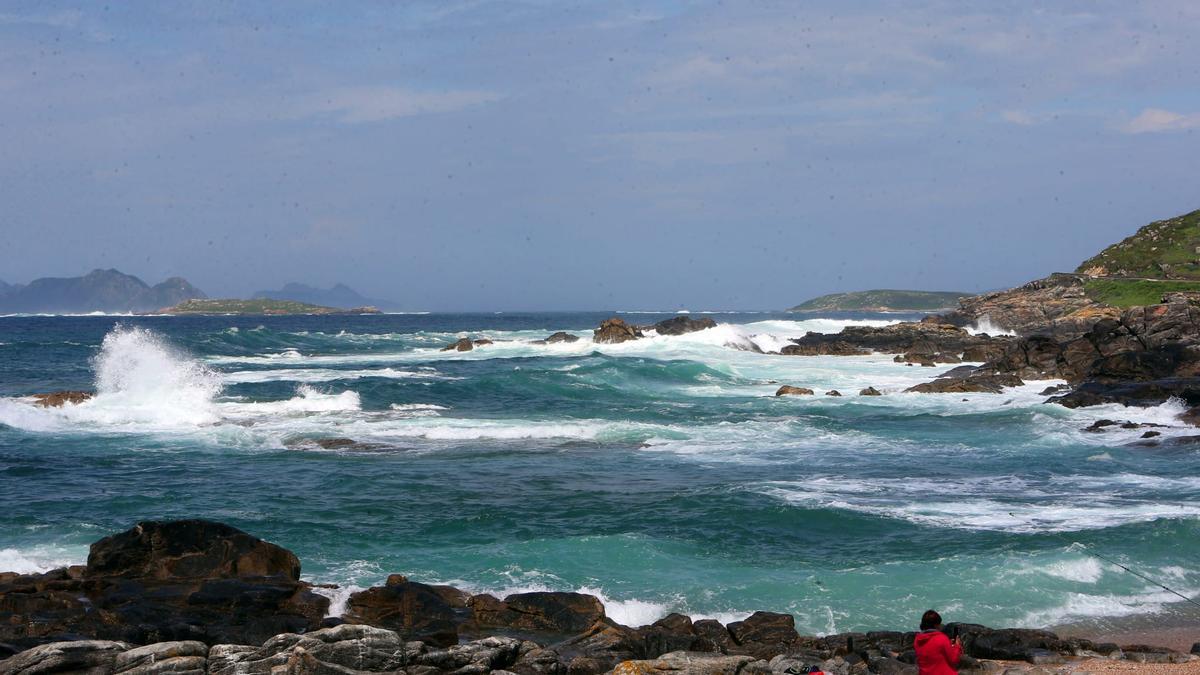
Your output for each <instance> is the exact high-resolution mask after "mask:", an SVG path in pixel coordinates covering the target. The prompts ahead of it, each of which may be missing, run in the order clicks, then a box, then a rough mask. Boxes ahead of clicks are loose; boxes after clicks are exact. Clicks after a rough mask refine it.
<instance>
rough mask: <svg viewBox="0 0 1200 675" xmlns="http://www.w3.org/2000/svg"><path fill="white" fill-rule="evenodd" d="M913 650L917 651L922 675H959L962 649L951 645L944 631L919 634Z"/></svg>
mask: <svg viewBox="0 0 1200 675" xmlns="http://www.w3.org/2000/svg"><path fill="white" fill-rule="evenodd" d="M913 648H914V649H916V650H917V672H918V673H920V675H957V673H958V657H959V656H962V647H959V646H958V645H955V644H951V643H950V638H948V637H946V634H945V633H943V632H942V631H940V630H927V631H924V632H921V633H917V638H916V639H915V640H913Z"/></svg>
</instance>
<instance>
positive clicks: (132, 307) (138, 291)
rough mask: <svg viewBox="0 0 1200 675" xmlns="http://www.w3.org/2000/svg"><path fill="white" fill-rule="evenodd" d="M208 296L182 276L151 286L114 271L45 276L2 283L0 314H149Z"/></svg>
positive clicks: (0, 286) (133, 277)
mask: <svg viewBox="0 0 1200 675" xmlns="http://www.w3.org/2000/svg"><path fill="white" fill-rule="evenodd" d="M205 297H207V296H206V295H205V294H204V292H203V291H201V290H200V289H198V288H196V287H195V286H193V285H191V284H190V283H188V281H187V279H184V278H182V277H171V278H170V279H167V280H166V281H164V282H162V283H160V284H155V285H154V286H150V285H149V284H147V283H146V282H144V281H142V280H141V279H139V278H137V277H135V276H133V275H130V274H122V273H121V272H118V271H117V270H114V269H107V270H101V269H97V270H92V271H91V272H89V273H88V274H86V275H84V276H81V277H42V278H40V279H34V280H33V281H31V282H29V283H28V284H26V285H20V284H7V283H3V282H0V314H17V313H52V314H71V313H86V312H149V311H153V310H156V309H158V308H160V307H166V306H168V305H175V304H178V303H180V302H183V301H184V300H190V299H193V298H205Z"/></svg>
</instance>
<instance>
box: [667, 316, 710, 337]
mask: <svg viewBox="0 0 1200 675" xmlns="http://www.w3.org/2000/svg"><path fill="white" fill-rule="evenodd" d="M716 325H717V322H716V321H713V320H712V319H711V318H709V317H704V318H702V319H693V318H692V317H690V316H682V315H681V316H676V317H672V318H670V319H666V320H664V321H659V322H658V323H656V324H654V326H653V328H654V331H655V332H656V333H658V334H659V335H683V334H685V333H694V332H696V331H698V330H704V329H706V328H715V327H716Z"/></svg>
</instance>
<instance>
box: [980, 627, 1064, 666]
mask: <svg viewBox="0 0 1200 675" xmlns="http://www.w3.org/2000/svg"><path fill="white" fill-rule="evenodd" d="M964 644H965V648H966V652H967V653H968V654H969V655H971V656H973V657H975V658H977V659H1002V660H1008V661H1030V662H1032V661H1033V660H1034V659H1035V658H1037V657H1039V656H1045V654H1044V653H1045V652H1053V653H1056V654H1057V653H1070V652H1071V646H1070V645H1069V644H1068V643H1067V642H1065V641H1063V640H1060V639H1059V637H1058V636H1057V635H1055V634H1054V633H1051V632H1049V631H1044V630H1031V629H1026V628H1003V629H1000V630H983V631H981V632H979V633H978V634H972V635H971V636H970V638H969V639H967V640H965V641H964Z"/></svg>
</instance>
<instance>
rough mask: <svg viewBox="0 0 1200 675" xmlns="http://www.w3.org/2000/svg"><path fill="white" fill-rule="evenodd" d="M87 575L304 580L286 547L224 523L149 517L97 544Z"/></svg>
mask: <svg viewBox="0 0 1200 675" xmlns="http://www.w3.org/2000/svg"><path fill="white" fill-rule="evenodd" d="M86 576H87V577H88V578H95V577H125V578H133V579H158V580H182V579H230V578H241V577H279V578H282V579H285V580H288V581H299V579H300V560H299V559H297V558H296V556H295V554H293V553H292V552H291V551H289V550H287V549H285V548H282V547H280V546H276V545H275V544H271V543H268V542H265V541H263V540H262V539H259V538H257V537H253V536H251V535H249V534H246V533H245V532H242V531H241V530H239V529H237V528H235V527H230V526H229V525H225V524H223V523H217V522H213V521H211V520H174V521H144V522H141V523H138V524H137V525H136V526H134V527H133V529H131V530H127V531H125V532H122V533H120V534H115V535H112V536H111V537H105V538H103V539H101V540H100V541H98V542H96V543H94V544H92V547H91V551H90V552H89V553H88V561H87V572H86Z"/></svg>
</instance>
